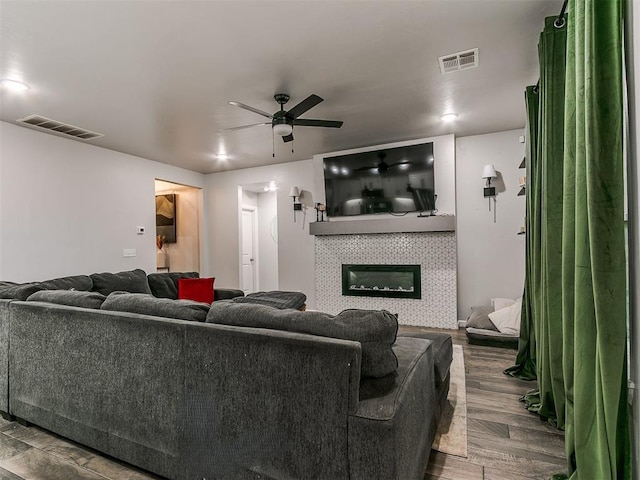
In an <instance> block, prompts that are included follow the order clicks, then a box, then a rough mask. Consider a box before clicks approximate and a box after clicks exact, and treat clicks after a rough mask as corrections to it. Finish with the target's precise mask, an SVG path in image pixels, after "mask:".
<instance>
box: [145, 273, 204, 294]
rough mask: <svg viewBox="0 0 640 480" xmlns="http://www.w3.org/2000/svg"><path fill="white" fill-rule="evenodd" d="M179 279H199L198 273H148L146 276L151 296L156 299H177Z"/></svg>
mask: <svg viewBox="0 0 640 480" xmlns="http://www.w3.org/2000/svg"><path fill="white" fill-rule="evenodd" d="M181 278H200V274H199V273H198V272H170V273H150V274H149V275H147V280H148V281H149V288H150V289H151V294H152V295H153V296H154V297H158V298H171V299H173V300H177V299H178V280H179V279H181Z"/></svg>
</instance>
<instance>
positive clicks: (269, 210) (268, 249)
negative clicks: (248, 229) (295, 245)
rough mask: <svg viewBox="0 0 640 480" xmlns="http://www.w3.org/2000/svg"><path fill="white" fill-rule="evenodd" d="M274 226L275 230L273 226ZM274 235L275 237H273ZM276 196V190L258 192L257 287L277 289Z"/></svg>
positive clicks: (267, 289) (269, 289)
mask: <svg viewBox="0 0 640 480" xmlns="http://www.w3.org/2000/svg"><path fill="white" fill-rule="evenodd" d="M272 227H275V231H273V228H272ZM274 237H275V238H274ZM277 238H278V198H277V194H276V192H264V193H258V258H259V261H260V272H259V278H258V287H259V288H260V290H262V291H267V292H268V291H271V290H278V289H279V287H278V258H279V256H278V242H277Z"/></svg>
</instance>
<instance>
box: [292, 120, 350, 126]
mask: <svg viewBox="0 0 640 480" xmlns="http://www.w3.org/2000/svg"><path fill="white" fill-rule="evenodd" d="M343 123H344V122H341V121H339V120H310V119H306V118H298V119H296V120H294V121H293V124H294V125H300V126H301V127H331V128H340V127H341V126H342V124H343Z"/></svg>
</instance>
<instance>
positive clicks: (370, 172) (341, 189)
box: [323, 142, 436, 217]
mask: <svg viewBox="0 0 640 480" xmlns="http://www.w3.org/2000/svg"><path fill="white" fill-rule="evenodd" d="M433 162H434V160H433V143H431V142H430V143H421V144H416V145H407V146H404V147H395V148H383V149H380V150H375V151H369V152H361V153H353V154H347V155H339V156H335V157H325V158H324V159H323V167H324V188H325V196H326V204H327V215H328V216H329V217H343V216H351V215H367V214H395V215H403V214H406V213H408V212H429V213H432V212H433V211H434V210H435V209H436V206H435V199H436V195H435V191H434V190H435V188H434V186H435V184H434V177H433Z"/></svg>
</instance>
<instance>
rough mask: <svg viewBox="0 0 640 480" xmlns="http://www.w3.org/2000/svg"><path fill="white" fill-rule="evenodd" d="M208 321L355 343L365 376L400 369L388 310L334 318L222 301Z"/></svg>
mask: <svg viewBox="0 0 640 480" xmlns="http://www.w3.org/2000/svg"><path fill="white" fill-rule="evenodd" d="M207 322H208V323H218V324H223V325H236V326H241V327H257V328H271V329H274V330H286V331H289V332H299V333H307V334H311V335H318V336H323V337H331V338H341V339H344V340H355V341H357V342H360V344H361V345H362V363H361V376H363V377H383V376H385V375H388V374H390V373H392V372H394V371H395V370H396V369H397V367H398V359H397V358H396V355H395V353H394V352H393V349H392V348H391V346H392V345H393V343H394V342H395V340H396V334H397V332H398V319H397V318H396V317H395V316H394V315H392V314H391V313H389V312H387V311H386V310H344V311H342V312H341V313H339V314H338V315H336V316H333V315H329V314H327V313H321V312H301V311H299V310H294V309H285V310H281V309H278V308H275V307H271V306H268V305H257V304H248V303H235V302H233V301H230V300H223V301H220V302H215V303H214V304H213V305H211V309H210V310H209V314H208V315H207Z"/></svg>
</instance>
